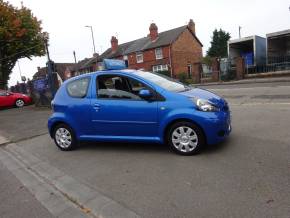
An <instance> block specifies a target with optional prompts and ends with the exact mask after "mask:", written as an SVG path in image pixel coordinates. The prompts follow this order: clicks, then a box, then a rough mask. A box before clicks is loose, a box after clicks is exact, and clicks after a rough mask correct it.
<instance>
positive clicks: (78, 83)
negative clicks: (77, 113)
mask: <svg viewBox="0 0 290 218" xmlns="http://www.w3.org/2000/svg"><path fill="white" fill-rule="evenodd" d="M89 83H90V78H89V77H86V78H82V79H78V80H74V81H72V82H70V83H69V84H68V85H67V92H68V94H69V95H70V96H71V97H74V98H84V97H85V96H86V95H87V92H88V87H89Z"/></svg>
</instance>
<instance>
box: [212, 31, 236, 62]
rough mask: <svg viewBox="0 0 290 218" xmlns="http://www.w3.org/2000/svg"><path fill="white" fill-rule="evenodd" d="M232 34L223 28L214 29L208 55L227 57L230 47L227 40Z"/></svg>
mask: <svg viewBox="0 0 290 218" xmlns="http://www.w3.org/2000/svg"><path fill="white" fill-rule="evenodd" d="M230 38H231V35H230V34H229V33H228V32H226V31H223V30H222V29H220V30H217V29H215V30H214V31H213V36H212V41H211V47H210V48H209V49H208V51H207V56H210V57H222V58H223V57H227V56H228V49H227V42H228V40H229V39H230Z"/></svg>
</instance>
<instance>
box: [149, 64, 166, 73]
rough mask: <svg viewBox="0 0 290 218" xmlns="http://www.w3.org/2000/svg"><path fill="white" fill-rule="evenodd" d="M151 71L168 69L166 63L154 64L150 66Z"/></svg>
mask: <svg viewBox="0 0 290 218" xmlns="http://www.w3.org/2000/svg"><path fill="white" fill-rule="evenodd" d="M152 70H153V72H159V71H166V70H168V65H167V64H164V65H155V66H153V67H152Z"/></svg>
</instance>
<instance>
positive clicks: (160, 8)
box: [9, 0, 290, 85]
mask: <svg viewBox="0 0 290 218" xmlns="http://www.w3.org/2000/svg"><path fill="white" fill-rule="evenodd" d="M22 1H23V4H24V5H25V6H27V7H28V8H30V9H31V10H32V11H33V13H34V15H36V16H37V17H38V19H40V20H42V23H43V24H42V27H43V29H44V31H47V32H49V33H50V47H49V50H50V53H51V59H52V60H53V61H55V62H58V63H63V62H74V59H73V50H75V51H76V56H77V60H81V59H83V58H85V57H91V56H92V54H93V46H92V39H91V33H90V30H89V29H88V28H85V27H84V26H85V25H91V26H93V29H94V35H95V44H96V50H97V52H99V53H102V52H103V51H105V49H107V48H108V47H109V46H110V38H111V36H112V35H116V34H117V37H118V39H119V43H123V42H127V41H130V40H134V39H137V38H141V37H144V36H146V35H147V34H148V32H149V30H148V28H149V25H150V23H151V22H152V21H153V22H155V23H156V24H157V26H158V30H159V32H161V31H165V30H168V29H172V28H175V27H178V26H182V25H185V24H186V23H187V22H188V21H189V19H190V18H192V19H193V20H194V22H195V24H196V34H197V36H198V38H199V39H200V40H201V42H202V43H203V45H204V47H203V52H204V53H205V52H206V51H207V49H208V47H209V45H210V41H211V35H212V32H213V30H214V29H215V28H222V29H223V30H225V31H228V32H230V34H231V36H232V38H237V37H238V27H239V26H241V27H242V30H241V31H242V36H249V35H260V36H265V35H266V34H267V33H271V32H276V31H280V30H285V29H290V11H289V6H290V1H289V0H267V1H265V0H239V1H238V0H218V1H217V0H187V1H186V0H166V1H165V0H160V1H157V0H146V1H136V0H104V1H92V0H91V1H89V0H82V1H78V0H75V1H72V0H45V1H44V0H22ZM9 2H10V3H12V4H13V5H15V6H17V7H20V4H21V0H10V1H9ZM45 63H46V58H45V57H42V58H33V59H32V60H28V59H22V60H20V61H19V64H20V69H21V72H22V75H23V76H26V77H28V78H31V77H32V75H33V74H34V73H35V72H36V70H37V66H40V67H44V66H45ZM10 78H11V79H10V81H9V85H14V84H16V82H17V81H20V72H19V68H18V66H17V65H16V67H15V68H14V70H13V73H12V74H11V77H10Z"/></svg>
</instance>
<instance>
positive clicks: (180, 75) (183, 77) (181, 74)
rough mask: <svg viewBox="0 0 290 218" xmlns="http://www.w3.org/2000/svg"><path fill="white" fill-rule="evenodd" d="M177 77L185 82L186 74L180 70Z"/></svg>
mask: <svg viewBox="0 0 290 218" xmlns="http://www.w3.org/2000/svg"><path fill="white" fill-rule="evenodd" d="M177 78H178V80H179V81H180V82H182V83H187V79H188V75H187V73H184V72H182V73H179V74H177Z"/></svg>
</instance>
